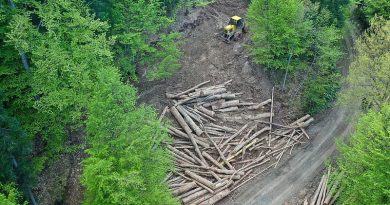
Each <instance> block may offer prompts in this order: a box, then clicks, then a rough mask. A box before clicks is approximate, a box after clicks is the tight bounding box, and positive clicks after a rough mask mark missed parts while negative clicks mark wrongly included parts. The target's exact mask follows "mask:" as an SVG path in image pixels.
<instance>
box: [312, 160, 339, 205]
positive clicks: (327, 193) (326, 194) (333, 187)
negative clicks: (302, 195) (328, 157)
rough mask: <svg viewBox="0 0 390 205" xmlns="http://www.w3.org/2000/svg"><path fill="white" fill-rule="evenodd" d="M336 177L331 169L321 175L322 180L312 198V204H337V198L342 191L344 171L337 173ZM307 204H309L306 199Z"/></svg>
mask: <svg viewBox="0 0 390 205" xmlns="http://www.w3.org/2000/svg"><path fill="white" fill-rule="evenodd" d="M333 176H334V179H330V177H331V169H330V168H329V169H328V172H327V173H325V174H324V175H323V176H322V177H321V181H320V183H319V185H318V187H317V189H316V191H315V193H314V195H313V196H312V198H311V201H310V205H332V204H335V202H336V200H337V198H338V197H339V195H340V192H341V191H342V188H341V187H340V180H341V178H342V177H343V173H342V172H338V173H336V174H335V175H333ZM305 203H306V204H309V203H308V202H307V201H305Z"/></svg>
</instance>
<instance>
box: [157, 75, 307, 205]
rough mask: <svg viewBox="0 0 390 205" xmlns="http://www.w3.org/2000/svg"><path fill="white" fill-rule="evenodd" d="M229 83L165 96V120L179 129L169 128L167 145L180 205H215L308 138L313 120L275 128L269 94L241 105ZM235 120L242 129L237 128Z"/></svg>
mask: <svg viewBox="0 0 390 205" xmlns="http://www.w3.org/2000/svg"><path fill="white" fill-rule="evenodd" d="M231 82H232V81H231V80H230V81H227V82H225V83H222V84H218V85H212V86H206V85H207V84H208V83H209V81H206V82H202V83H200V84H198V85H196V86H194V87H192V88H189V89H187V90H185V91H183V92H178V93H167V94H166V96H167V98H169V99H171V100H172V106H171V107H170V108H169V109H168V108H166V109H164V111H163V115H166V113H167V112H168V111H169V112H170V113H171V116H172V117H173V119H174V121H176V122H177V124H178V126H179V127H173V126H168V128H167V129H168V132H169V133H170V134H171V135H172V136H174V137H175V140H174V141H173V143H171V144H169V145H168V144H167V145H166V147H167V149H168V150H169V151H170V152H172V155H173V156H174V158H175V161H174V164H175V171H172V172H171V173H170V174H169V175H168V176H167V179H166V183H167V184H168V185H169V187H170V189H171V190H172V193H173V194H174V195H175V196H176V197H177V198H178V199H180V200H181V202H182V203H183V204H215V203H217V202H218V201H220V200H221V199H223V198H224V197H226V196H228V195H229V194H230V193H231V192H233V191H234V190H236V189H238V188H239V187H241V186H243V185H244V184H246V183H247V182H249V181H250V180H252V179H253V178H255V177H256V176H258V175H259V174H261V173H263V172H265V171H266V170H268V169H271V168H275V167H277V165H278V164H279V162H280V160H281V158H282V157H283V156H286V155H288V153H290V154H291V152H292V150H293V149H294V147H295V148H296V147H298V146H299V145H301V144H303V143H305V142H306V141H307V140H308V139H310V137H309V136H308V134H307V132H306V131H305V127H307V126H308V125H309V124H310V123H311V122H312V121H313V118H311V117H310V116H309V115H306V116H304V117H302V118H300V119H298V120H296V121H294V122H292V123H290V124H287V125H283V124H278V123H276V122H277V121H276V120H277V116H276V113H275V109H274V108H273V105H274V102H273V100H274V92H273V91H272V95H271V96H270V99H266V100H264V101H260V102H258V103H257V102H244V101H241V100H240V99H239V97H240V95H242V93H233V92H230V91H228V88H227V86H228V85H229V84H230V83H231ZM226 115H229V116H228V117H229V119H230V120H229V122H231V123H230V124H229V123H226V122H225V121H226V119H227V117H226ZM238 121H240V123H241V122H244V124H245V125H244V126H240V127H235V125H237V124H238V123H239V122H238ZM224 123H226V124H224ZM227 124H228V125H227Z"/></svg>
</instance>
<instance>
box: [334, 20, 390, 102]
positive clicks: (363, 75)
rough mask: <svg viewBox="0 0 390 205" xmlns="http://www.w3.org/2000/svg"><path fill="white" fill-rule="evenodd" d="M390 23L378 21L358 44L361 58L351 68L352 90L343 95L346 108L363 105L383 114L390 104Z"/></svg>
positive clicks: (348, 81)
mask: <svg viewBox="0 0 390 205" xmlns="http://www.w3.org/2000/svg"><path fill="white" fill-rule="evenodd" d="M389 47H390V21H388V20H384V19H383V18H376V19H375V20H374V22H373V23H372V25H371V27H370V28H369V29H368V30H367V31H366V32H365V34H364V35H363V36H362V37H361V38H360V39H359V40H358V41H357V42H356V50H357V56H356V59H355V60H354V61H353V62H352V64H351V65H350V67H349V75H348V77H347V83H348V85H349V89H347V90H346V91H345V92H343V93H342V95H341V100H342V102H343V103H344V104H348V103H350V102H355V103H356V102H357V103H363V104H362V105H363V107H364V108H365V109H367V108H374V109H377V110H379V108H380V107H381V105H382V104H383V103H386V102H389V101H390V51H389Z"/></svg>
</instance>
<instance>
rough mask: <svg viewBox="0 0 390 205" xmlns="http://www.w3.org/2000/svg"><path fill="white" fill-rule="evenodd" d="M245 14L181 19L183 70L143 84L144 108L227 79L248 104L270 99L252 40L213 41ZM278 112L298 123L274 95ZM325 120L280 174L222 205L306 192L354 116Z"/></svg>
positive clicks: (197, 13) (210, 9) (279, 200)
mask: <svg viewBox="0 0 390 205" xmlns="http://www.w3.org/2000/svg"><path fill="white" fill-rule="evenodd" d="M246 9H247V4H246V3H245V1H228V0H220V1H218V2H217V3H214V4H211V5H210V6H207V7H206V8H200V9H195V10H194V11H192V12H191V13H190V14H189V15H188V16H184V17H182V20H181V21H182V22H181V23H179V24H178V25H177V28H176V29H177V30H179V31H181V32H183V34H184V37H185V40H186V45H185V46H183V48H182V50H183V53H184V55H183V59H182V69H181V70H180V71H179V72H177V73H176V74H175V75H174V76H173V77H172V78H170V79H167V80H164V81H154V82H150V81H141V83H140V85H139V86H138V87H139V91H140V102H141V103H148V104H153V105H154V106H155V107H156V108H157V109H159V110H162V108H163V107H165V106H166V105H169V102H168V101H167V99H166V97H165V92H169V91H178V90H184V89H186V88H189V87H191V86H193V85H195V84H197V83H200V82H203V81H205V80H211V82H212V84H215V83H217V82H224V81H226V80H229V79H233V84H232V89H233V90H234V91H237V92H243V93H244V96H243V97H244V98H247V99H251V101H254V102H261V101H263V100H266V99H268V98H269V96H270V90H271V89H272V82H271V81H270V80H269V77H268V76H267V74H266V72H264V71H263V70H262V69H261V68H260V67H258V66H255V65H252V64H251V63H250V58H249V57H248V53H247V51H246V49H245V46H244V45H245V43H247V42H248V36H245V38H244V39H242V40H240V41H238V42H233V43H232V44H225V43H223V42H221V41H219V40H217V39H216V38H214V35H215V33H216V32H217V27H220V26H221V25H222V23H223V22H225V21H227V18H228V16H231V15H242V16H245V13H246ZM143 72H144V71H142V70H141V71H140V73H143ZM275 107H276V109H275V111H276V112H278V113H279V114H277V115H278V116H289V117H292V118H294V116H293V115H294V113H290V111H289V110H290V108H291V105H288V103H287V102H286V97H285V96H284V97H283V96H281V94H280V95H279V94H276V100H275ZM324 116H325V117H324V118H322V119H316V124H315V125H313V126H311V127H310V128H309V130H308V131H309V132H310V135H311V136H312V137H313V139H312V140H310V143H307V144H305V145H304V146H303V147H301V148H299V149H297V150H295V153H293V155H292V157H290V158H289V159H285V160H283V163H281V164H280V165H279V168H277V169H272V170H270V171H268V172H267V173H264V174H263V175H261V176H258V177H257V178H255V179H254V180H253V181H251V182H249V183H248V184H246V185H245V186H243V187H241V188H240V189H238V190H236V191H235V192H234V193H233V194H232V195H231V196H229V197H227V198H225V199H224V200H223V201H221V202H220V203H219V204H221V205H222V204H223V205H225V204H227V205H238V204H240V205H241V204H248V205H251V204H256V205H257V204H259V205H261V204H265V205H272V204H275V205H280V204H284V202H285V201H286V200H287V199H289V197H291V195H293V194H296V193H298V192H299V191H300V190H301V189H303V188H304V187H305V185H306V184H307V183H308V182H310V181H311V180H312V179H313V178H314V177H315V175H316V174H318V172H319V171H320V170H321V168H322V166H323V162H324V161H325V160H326V159H327V158H328V157H329V156H330V155H331V154H332V153H333V152H334V151H335V138H336V137H339V136H341V137H343V136H346V135H347V134H348V133H349V132H350V130H351V129H352V126H351V125H350V124H351V123H349V121H350V119H349V116H350V115H349V114H348V113H346V112H345V111H342V110H339V109H334V110H330V111H329V113H327V114H326V115H324ZM276 120H278V119H276Z"/></svg>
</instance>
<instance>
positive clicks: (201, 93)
mask: <svg viewBox="0 0 390 205" xmlns="http://www.w3.org/2000/svg"><path fill="white" fill-rule="evenodd" d="M224 92H226V88H224V87H222V88H215V89H207V90H201V91H198V92H193V93H190V94H189V95H188V96H189V97H193V98H197V97H204V96H208V95H215V94H220V93H224Z"/></svg>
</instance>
